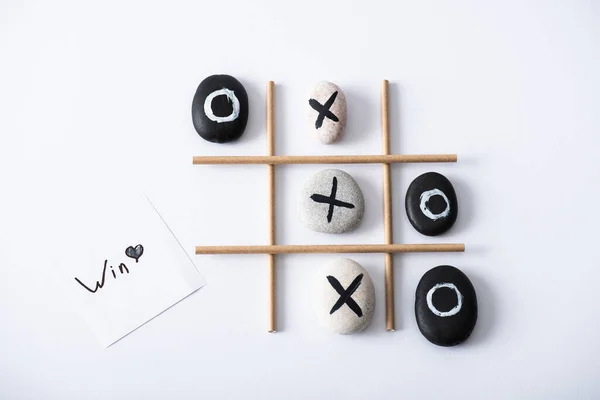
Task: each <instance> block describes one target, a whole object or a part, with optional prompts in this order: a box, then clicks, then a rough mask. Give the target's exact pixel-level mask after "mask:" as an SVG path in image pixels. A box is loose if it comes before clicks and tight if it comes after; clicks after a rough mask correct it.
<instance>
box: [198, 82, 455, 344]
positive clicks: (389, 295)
mask: <svg viewBox="0 0 600 400" xmlns="http://www.w3.org/2000/svg"><path fill="white" fill-rule="evenodd" d="M388 106H389V101H388V81H387V80H384V81H383V82H382V85H381V130H382V134H383V138H382V141H383V154H381V155H354V156H353V155H348V156H276V155H275V154H274V149H275V146H274V143H275V142H274V139H275V83H274V82H273V81H269V82H267V155H266V156H196V157H194V158H193V163H194V164H195V165H203V164H263V165H266V166H267V168H268V172H269V244H268V245H265V246H196V254H266V255H267V256H268V260H269V332H276V331H277V307H276V304H277V303H276V301H277V292H276V290H277V287H276V269H275V256H276V255H277V254H300V253H304V254H306V253H383V254H385V327H386V329H387V330H388V331H394V330H395V321H394V269H393V258H392V254H393V253H425V252H462V251H465V245H464V244H462V243H461V244H458V243H452V244H448V243H440V244H395V243H393V240H392V185H391V177H390V164H392V163H424V162H432V163H433V162H456V161H457V156H456V154H413V155H405V154H402V155H400V154H390V126H389V107H388ZM278 164H382V167H383V209H384V213H383V214H384V241H385V243H384V244H347V245H276V244H275V165H278Z"/></svg>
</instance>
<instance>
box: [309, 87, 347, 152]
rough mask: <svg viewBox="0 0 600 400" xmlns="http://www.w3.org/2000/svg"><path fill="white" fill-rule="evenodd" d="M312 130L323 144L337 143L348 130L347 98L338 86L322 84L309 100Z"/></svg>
mask: <svg viewBox="0 0 600 400" xmlns="http://www.w3.org/2000/svg"><path fill="white" fill-rule="evenodd" d="M308 122H309V126H310V130H311V131H312V132H313V134H314V136H316V137H317V138H318V139H319V140H320V141H321V142H322V143H324V144H331V143H335V142H337V141H338V140H339V139H340V137H341V136H342V135H343V134H344V131H345V130H346V96H344V92H342V89H340V88H339V87H338V86H337V85H335V84H333V83H331V82H321V83H319V84H317V85H316V86H314V87H313V88H312V90H311V91H310V94H309V100H308Z"/></svg>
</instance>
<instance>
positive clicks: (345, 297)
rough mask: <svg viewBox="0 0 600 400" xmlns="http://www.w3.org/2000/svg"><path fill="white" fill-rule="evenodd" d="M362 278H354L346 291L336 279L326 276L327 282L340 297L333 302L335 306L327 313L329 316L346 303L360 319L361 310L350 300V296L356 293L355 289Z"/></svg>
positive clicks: (360, 276) (361, 276)
mask: <svg viewBox="0 0 600 400" xmlns="http://www.w3.org/2000/svg"><path fill="white" fill-rule="evenodd" d="M362 278H363V274H360V275H358V276H357V277H356V278H354V280H353V281H352V283H351V284H350V286H348V289H344V287H343V286H342V284H341V283H340V282H339V281H338V280H337V279H335V278H334V277H333V276H331V275H329V276H327V280H328V281H329V283H330V284H331V286H333V288H334V289H335V291H336V292H338V294H339V295H340V298H339V299H338V301H336V302H335V304H334V305H333V307H332V308H331V311H329V315H331V314H333V313H334V312H336V311H337V310H338V309H339V308H340V307H341V306H343V305H344V303H346V304H347V305H348V307H350V309H351V310H352V311H354V313H355V314H356V315H358V316H359V317H362V315H363V314H362V310H361V309H360V307H359V305H358V304H356V302H355V301H354V300H353V299H352V294H353V293H354V292H356V289H358V287H359V286H360V283H361V281H362Z"/></svg>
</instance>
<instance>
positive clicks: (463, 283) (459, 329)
mask: <svg viewBox="0 0 600 400" xmlns="http://www.w3.org/2000/svg"><path fill="white" fill-rule="evenodd" d="M438 284H453V285H454V286H456V288H457V289H458V291H459V292H460V293H461V295H462V305H461V307H460V311H458V312H457V313H455V314H454V315H449V316H438V315H436V314H435V313H434V312H433V311H432V310H431V309H430V308H429V306H428V304H427V293H428V292H429V291H430V290H431V289H432V288H433V287H434V286H436V285H438ZM431 302H432V305H433V307H434V309H435V310H437V312H441V313H452V312H453V311H452V310H453V309H454V308H455V307H457V306H458V295H457V293H456V291H455V290H454V288H451V287H445V286H441V287H439V288H438V289H437V290H435V291H433V292H432V296H431ZM415 317H416V319H417V325H418V326H419V330H420V331H421V333H422V334H423V336H425V338H426V339H427V340H429V341H430V342H431V343H433V344H437V345H438V346H455V345H457V344H459V343H462V342H463V341H465V340H466V339H467V338H468V337H469V335H471V332H473V328H474V327H475V323H476V322H477V295H476V294H475V289H474V288H473V284H472V283H471V281H470V280H469V278H468V277H467V276H466V275H465V274H464V273H463V272H462V271H461V270H459V269H458V268H455V267H452V266H450V265H440V266H439V267H435V268H433V269H431V270H429V271H427V272H426V273H425V275H423V277H422V278H421V281H420V282H419V285H418V286H417V293H416V300H415Z"/></svg>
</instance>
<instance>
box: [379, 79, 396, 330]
mask: <svg viewBox="0 0 600 400" xmlns="http://www.w3.org/2000/svg"><path fill="white" fill-rule="evenodd" d="M381 132H382V142H383V154H384V155H389V154H390V121H389V100H388V81H387V80H384V81H383V82H382V84H381ZM382 166H383V229H384V233H383V236H384V241H385V243H386V244H392V243H393V240H392V233H393V229H392V183H391V178H390V164H388V163H385V164H382ZM384 263H385V329H386V330H388V331H394V330H396V324H395V311H394V258H393V256H392V254H391V253H385V256H384Z"/></svg>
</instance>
